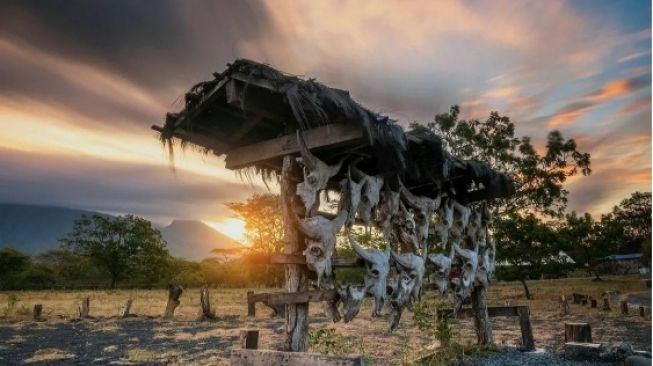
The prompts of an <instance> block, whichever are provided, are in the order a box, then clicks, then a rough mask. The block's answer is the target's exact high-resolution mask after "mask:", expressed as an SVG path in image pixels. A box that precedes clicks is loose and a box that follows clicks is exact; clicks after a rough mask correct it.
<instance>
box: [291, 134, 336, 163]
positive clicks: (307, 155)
mask: <svg viewBox="0 0 653 366" xmlns="http://www.w3.org/2000/svg"><path fill="white" fill-rule="evenodd" d="M297 145H298V146H299V153H300V154H301V156H302V159H304V160H303V162H304V165H306V166H307V167H308V169H310V170H313V169H316V168H317V163H318V161H319V160H318V159H317V158H316V157H315V155H313V154H311V151H310V150H309V149H308V146H307V145H306V141H305V140H304V136H303V135H302V133H301V132H300V131H299V130H297ZM338 170H340V169H338Z"/></svg>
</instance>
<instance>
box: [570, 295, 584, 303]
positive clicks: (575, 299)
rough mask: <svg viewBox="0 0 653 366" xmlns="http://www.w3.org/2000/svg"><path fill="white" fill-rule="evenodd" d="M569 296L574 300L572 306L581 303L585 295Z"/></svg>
mask: <svg viewBox="0 0 653 366" xmlns="http://www.w3.org/2000/svg"><path fill="white" fill-rule="evenodd" d="M571 296H573V298H574V304H580V303H581V302H583V299H585V298H586V296H585V295H582V294H577V293H573V294H572V295H571Z"/></svg>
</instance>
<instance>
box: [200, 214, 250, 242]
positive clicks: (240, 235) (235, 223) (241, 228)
mask: <svg viewBox="0 0 653 366" xmlns="http://www.w3.org/2000/svg"><path fill="white" fill-rule="evenodd" d="M205 223H206V224H207V225H209V226H211V227H212V228H214V229H216V230H218V231H219V232H221V233H223V234H225V235H227V236H229V237H231V238H233V239H235V240H238V241H239V242H241V243H243V244H245V245H247V241H246V239H245V222H244V221H243V220H240V219H235V218H226V219H224V220H222V221H219V222H212V221H205Z"/></svg>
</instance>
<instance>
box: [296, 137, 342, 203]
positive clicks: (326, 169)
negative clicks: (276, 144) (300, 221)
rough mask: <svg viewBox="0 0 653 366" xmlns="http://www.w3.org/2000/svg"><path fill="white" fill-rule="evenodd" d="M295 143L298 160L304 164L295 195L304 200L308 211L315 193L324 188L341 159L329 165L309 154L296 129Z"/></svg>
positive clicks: (313, 200)
mask: <svg viewBox="0 0 653 366" xmlns="http://www.w3.org/2000/svg"><path fill="white" fill-rule="evenodd" d="M297 145H299V152H300V154H301V158H300V159H298V160H300V161H301V163H302V165H304V181H303V182H301V183H299V184H298V185H297V195H298V196H299V197H301V199H302V202H304V206H305V207H306V212H310V211H311V208H312V207H313V205H315V203H316V202H315V200H316V197H317V193H318V192H319V191H320V190H322V189H324V188H326V185H327V182H328V181H329V179H330V178H331V177H333V176H334V175H336V174H338V172H339V171H340V168H341V167H342V162H343V161H342V160H341V161H340V162H338V164H336V165H333V166H331V165H327V164H326V163H324V162H323V161H322V160H320V159H318V158H317V157H316V156H315V155H313V154H311V152H310V150H309V149H308V146H307V145H306V141H304V138H303V137H302V134H301V133H300V132H299V131H297Z"/></svg>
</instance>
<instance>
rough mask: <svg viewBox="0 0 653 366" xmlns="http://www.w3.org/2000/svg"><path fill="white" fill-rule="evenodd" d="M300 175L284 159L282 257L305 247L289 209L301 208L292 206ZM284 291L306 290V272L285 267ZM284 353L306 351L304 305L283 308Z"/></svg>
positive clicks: (300, 267) (291, 159) (291, 160)
mask: <svg viewBox="0 0 653 366" xmlns="http://www.w3.org/2000/svg"><path fill="white" fill-rule="evenodd" d="M301 176H302V172H301V170H300V169H299V166H298V165H297V163H296V161H295V158H294V157H293V156H291V155H286V156H284V158H283V166H282V170H281V182H280V185H281V211H282V214H283V222H284V242H285V244H284V249H283V251H284V254H298V253H301V252H302V251H303V250H304V249H305V247H306V244H305V242H304V236H303V235H302V233H301V232H300V231H299V230H298V228H297V223H296V222H295V216H294V213H293V212H292V211H291V210H293V205H296V207H297V210H298V211H299V210H301V209H303V205H301V204H298V203H297V202H296V199H295V197H296V192H297V183H296V182H297V181H298V179H296V178H299V179H301V178H300V177H301ZM285 267H286V291H288V292H299V291H306V290H307V288H308V278H307V273H306V271H307V270H306V268H305V266H303V265H298V264H286V266H285ZM284 349H285V350H287V351H292V352H307V351H308V303H302V304H289V305H288V306H287V307H286V340H285V344H284Z"/></svg>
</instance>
